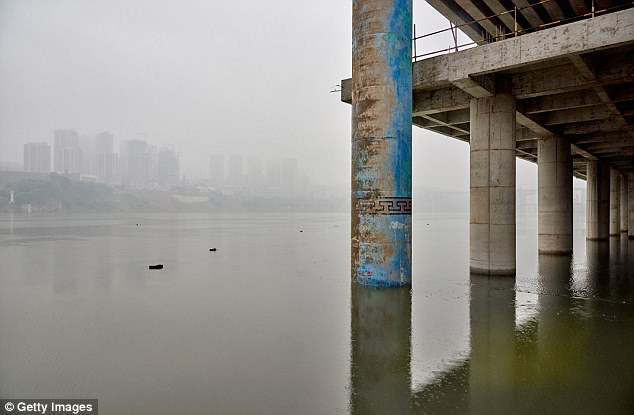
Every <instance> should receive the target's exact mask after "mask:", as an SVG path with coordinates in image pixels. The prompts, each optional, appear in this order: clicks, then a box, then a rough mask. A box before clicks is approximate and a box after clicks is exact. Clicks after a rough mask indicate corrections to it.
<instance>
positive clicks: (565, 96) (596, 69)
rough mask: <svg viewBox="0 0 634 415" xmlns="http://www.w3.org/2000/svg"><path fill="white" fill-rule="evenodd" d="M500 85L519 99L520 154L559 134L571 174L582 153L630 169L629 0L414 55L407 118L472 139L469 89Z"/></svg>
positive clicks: (473, 93) (633, 167) (632, 33)
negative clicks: (518, 32) (568, 152)
mask: <svg viewBox="0 0 634 415" xmlns="http://www.w3.org/2000/svg"><path fill="white" fill-rule="evenodd" d="M431 3H433V2H431ZM350 81H351V80H350V79H347V80H344V81H343V83H342V93H341V99H342V101H344V102H351V101H352V96H351V89H350V88H351V82H350ZM502 87H504V88H505V89H506V90H508V89H509V88H510V90H511V92H512V94H513V95H514V96H515V98H516V99H517V113H516V121H517V126H518V129H517V131H516V140H517V147H516V151H517V156H518V157H520V158H523V159H526V160H530V161H536V160H537V139H538V138H540V137H545V136H551V135H557V136H563V137H567V138H568V139H570V142H571V143H572V151H573V154H574V159H573V163H574V173H575V175H576V176H577V177H582V178H583V177H585V169H586V163H585V160H586V159H600V160H605V161H607V162H608V163H609V164H610V165H611V166H612V167H615V168H617V169H619V170H621V171H623V172H626V171H634V8H630V9H626V10H622V11H618V12H613V13H606V14H603V15H599V16H597V17H594V18H592V19H586V20H581V21H576V22H573V23H569V24H565V25H560V26H554V27H551V28H548V29H544V30H540V31H535V32H533V33H528V34H525V35H522V36H518V37H512V38H508V39H505V40H501V41H497V42H492V43H487V44H484V45H482V46H477V47H474V48H471V49H466V50H463V51H459V52H455V53H451V54H445V55H441V56H436V57H433V58H429V59H425V60H421V61H417V62H414V64H413V97H414V101H413V107H414V108H413V120H412V123H413V124H414V125H416V126H418V127H421V128H425V129H428V130H431V131H434V132H437V133H440V134H443V135H446V136H450V137H454V138H457V139H460V140H463V141H466V142H469V128H470V126H469V101H470V99H471V98H472V97H485V96H492V95H494V94H495V92H496V90H499V89H500V88H502Z"/></svg>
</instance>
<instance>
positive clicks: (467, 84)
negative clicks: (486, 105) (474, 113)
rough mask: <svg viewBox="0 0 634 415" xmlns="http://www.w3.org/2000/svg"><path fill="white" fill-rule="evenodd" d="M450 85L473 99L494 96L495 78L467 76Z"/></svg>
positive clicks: (489, 76) (490, 76)
mask: <svg viewBox="0 0 634 415" xmlns="http://www.w3.org/2000/svg"><path fill="white" fill-rule="evenodd" d="M451 83H452V84H453V85H455V86H456V87H458V88H460V89H461V90H463V91H464V92H466V93H467V94H469V95H471V96H472V97H474V98H485V97H492V96H493V95H495V77H494V76H492V75H482V76H469V77H467V78H464V79H457V80H454V81H452V82H451Z"/></svg>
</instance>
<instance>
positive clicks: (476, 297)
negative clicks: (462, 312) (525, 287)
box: [469, 274, 515, 413]
mask: <svg viewBox="0 0 634 415" xmlns="http://www.w3.org/2000/svg"><path fill="white" fill-rule="evenodd" d="M469 308H470V323H471V361H470V367H469V412H471V413H492V412H495V413H512V412H513V408H514V407H515V402H514V397H515V384H514V365H513V363H514V356H515V279H514V278H508V277H507V278H504V277H486V276H479V275H475V274H471V299H470V307H469Z"/></svg>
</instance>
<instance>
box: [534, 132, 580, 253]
mask: <svg viewBox="0 0 634 415" xmlns="http://www.w3.org/2000/svg"><path fill="white" fill-rule="evenodd" d="M537 187H538V195H537V196H538V233H539V238H538V240H539V248H538V250H539V253H540V254H559V255H565V254H569V253H571V252H572V158H571V157H570V141H568V139H566V138H562V137H546V138H543V139H541V140H539V143H538V146H537Z"/></svg>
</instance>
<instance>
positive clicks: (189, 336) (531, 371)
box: [0, 214, 634, 414]
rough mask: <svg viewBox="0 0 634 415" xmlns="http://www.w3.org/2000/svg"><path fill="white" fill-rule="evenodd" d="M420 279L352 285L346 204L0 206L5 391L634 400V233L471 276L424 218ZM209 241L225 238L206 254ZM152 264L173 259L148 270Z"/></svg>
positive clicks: (148, 406)
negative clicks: (253, 208)
mask: <svg viewBox="0 0 634 415" xmlns="http://www.w3.org/2000/svg"><path fill="white" fill-rule="evenodd" d="M413 226H414V235H413V253H414V254H413V281H414V282H413V287H412V289H411V290H408V289H382V290H381V289H378V290H377V289H371V288H365V287H357V286H354V287H352V286H351V284H350V281H349V278H350V259H349V252H350V251H349V240H350V229H349V228H350V222H349V215H347V214H285V215H280V214H232V215H229V214H218V215H207V214H178V215H174V214H169V215H168V214H150V215H142V214H126V215H97V214H91V215H88V214H86V215H73V216H36V215H35V216H28V217H27V216H22V215H10V214H3V215H2V216H0V398H98V399H99V412H100V413H101V414H176V413H182V414H199V413H200V414H203V413H204V414H209V413H214V414H216V413H217V414H346V413H354V414H370V413H378V414H400V413H421V414H423V413H457V414H460V413H483V414H496V413H499V414H508V413H527V414H528V413H544V414H550V413H553V414H560V413H591V414H593V413H597V414H598V413H634V241H632V240H630V241H628V240H627V238H625V237H614V238H611V240H610V241H609V243H608V242H605V243H586V241H585V239H584V231H583V229H582V226H577V228H576V230H575V252H574V256H573V257H572V258H570V257H550V256H538V255H537V253H536V251H537V239H536V229H535V228H536V226H535V221H534V220H533V219H530V218H529V219H527V220H523V221H522V220H520V221H519V222H518V239H517V255H518V261H517V267H518V273H517V276H516V278H492V279H489V278H482V277H478V276H475V275H469V272H468V220H467V218H466V217H449V216H446V217H442V216H440V215H433V216H424V215H414V218H413ZM209 248H217V251H215V252H210V251H209ZM158 263H161V264H163V265H164V269H163V270H148V265H150V264H158Z"/></svg>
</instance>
